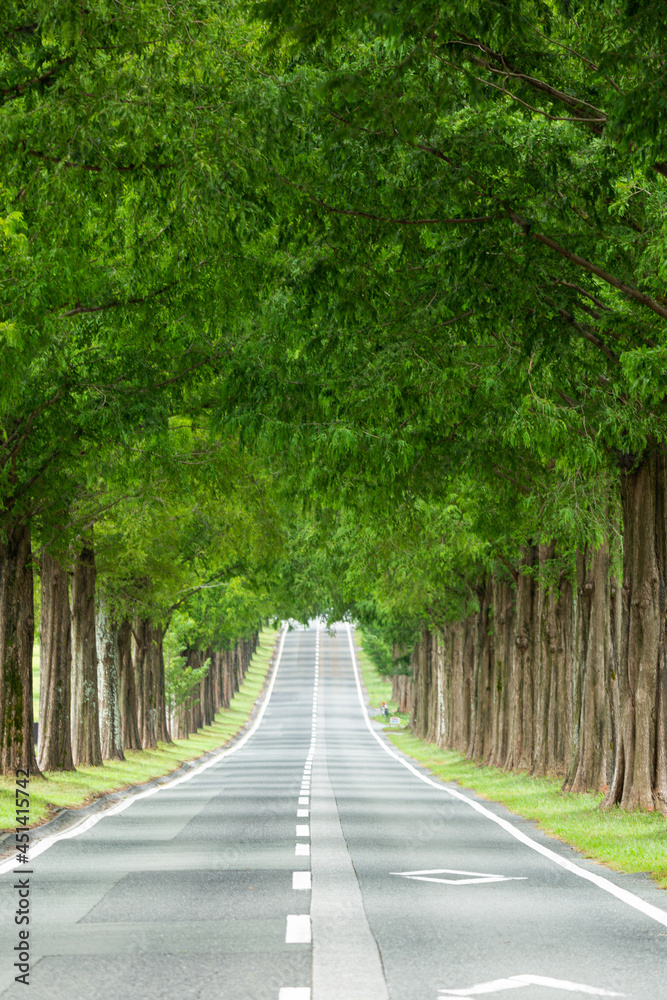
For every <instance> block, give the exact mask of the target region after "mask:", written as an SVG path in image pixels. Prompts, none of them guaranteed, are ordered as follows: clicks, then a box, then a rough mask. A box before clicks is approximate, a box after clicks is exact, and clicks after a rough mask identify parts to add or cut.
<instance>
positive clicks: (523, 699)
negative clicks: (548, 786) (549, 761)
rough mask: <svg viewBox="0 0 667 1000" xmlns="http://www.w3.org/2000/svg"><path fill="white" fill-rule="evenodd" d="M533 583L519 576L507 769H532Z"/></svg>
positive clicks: (530, 553)
mask: <svg viewBox="0 0 667 1000" xmlns="http://www.w3.org/2000/svg"><path fill="white" fill-rule="evenodd" d="M533 563H534V547H533V546H527V547H526V549H525V551H524V558H523V565H525V566H528V567H532V566H533ZM533 598H534V581H533V579H532V577H531V576H529V575H528V574H525V573H520V574H519V578H518V580H517V587H516V636H515V639H514V648H513V649H512V652H511V654H510V655H511V659H510V675H509V683H510V706H509V708H510V716H509V733H508V748H507V750H508V752H507V760H506V761H505V767H506V768H508V769H509V770H514V769H516V768H525V769H526V770H528V769H530V767H531V765H532V761H533V704H534V702H533V664H534V650H535V631H534V609H533Z"/></svg>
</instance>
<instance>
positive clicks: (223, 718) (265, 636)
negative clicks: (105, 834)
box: [0, 629, 278, 832]
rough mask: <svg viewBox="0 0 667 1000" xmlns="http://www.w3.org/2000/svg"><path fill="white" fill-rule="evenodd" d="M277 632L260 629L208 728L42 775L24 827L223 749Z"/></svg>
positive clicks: (7, 805) (2, 782) (1, 825)
mask: <svg viewBox="0 0 667 1000" xmlns="http://www.w3.org/2000/svg"><path fill="white" fill-rule="evenodd" d="M277 636H278V632H276V631H274V630H273V629H264V630H263V631H262V633H261V635H260V644H259V647H258V649H257V652H256V653H255V655H254V657H253V660H252V663H251V665H250V667H249V669H248V672H247V673H246V676H245V679H244V682H243V684H242V685H241V689H240V690H239V691H237V693H236V694H235V695H234V698H233V699H232V702H231V705H230V707H229V708H227V709H222V710H221V711H220V712H218V713H217V715H216V717H215V720H214V721H213V724H212V725H210V726H204V727H203V728H202V729H200V730H199V732H197V733H194V734H193V735H192V736H190V738H189V739H187V740H175V741H174V742H173V743H158V745H157V748H156V749H155V750H126V751H125V755H126V760H124V761H117V760H108V761H105V763H104V764H103V765H102V766H101V767H80V768H77V770H76V771H47V772H46V774H45V776H44V777H45V779H46V780H42V779H40V778H32V779H31V781H30V825H31V826H37V825H38V824H39V823H43V822H45V821H46V820H48V819H50V818H51V816H52V815H53V814H54V812H55V811H56V809H58V808H73V807H76V806H83V805H88V804H89V803H90V802H93V801H94V800H95V799H98V798H101V796H103V795H106V794H108V793H109V792H117V791H119V790H121V789H123V788H129V787H131V786H132V785H138V784H141V782H144V781H150V780H151V778H158V777H160V776H161V775H164V774H169V773H170V772H171V771H175V770H176V769H177V768H179V767H180V766H181V765H182V764H184V763H185V762H186V761H188V760H193V759H194V758H195V757H200V756H201V755H202V754H204V753H206V752H207V751H209V750H216V749H218V748H219V747H222V746H224V744H225V743H227V742H228V741H229V740H230V739H231V738H232V737H233V736H234V735H235V734H236V733H237V732H238V731H239V729H241V728H242V727H243V726H244V725H245V723H246V722H247V720H248V718H249V716H250V714H251V712H252V708H253V705H254V704H255V701H256V700H257V698H258V696H259V694H260V692H261V690H262V686H263V684H264V681H265V679H266V675H267V673H268V669H269V659H270V656H271V652H272V650H273V646H274V643H275V641H276V638H277ZM14 786H15V782H14V778H13V777H12V776H7V777H1V778H0V832H2V831H4V830H8V829H9V828H10V827H11V828H13V826H14Z"/></svg>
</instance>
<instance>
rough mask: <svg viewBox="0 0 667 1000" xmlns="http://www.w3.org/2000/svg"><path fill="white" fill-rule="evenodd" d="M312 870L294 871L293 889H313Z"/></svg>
mask: <svg viewBox="0 0 667 1000" xmlns="http://www.w3.org/2000/svg"><path fill="white" fill-rule="evenodd" d="M312 887H313V886H312V882H311V875H310V872H292V888H293V889H312Z"/></svg>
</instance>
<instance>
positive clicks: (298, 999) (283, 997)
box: [278, 986, 310, 1000]
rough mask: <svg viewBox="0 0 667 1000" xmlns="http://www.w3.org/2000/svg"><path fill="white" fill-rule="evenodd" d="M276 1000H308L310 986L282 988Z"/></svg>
mask: <svg viewBox="0 0 667 1000" xmlns="http://www.w3.org/2000/svg"><path fill="white" fill-rule="evenodd" d="M278 1000H310V986H283V987H281V989H280V992H279V993H278Z"/></svg>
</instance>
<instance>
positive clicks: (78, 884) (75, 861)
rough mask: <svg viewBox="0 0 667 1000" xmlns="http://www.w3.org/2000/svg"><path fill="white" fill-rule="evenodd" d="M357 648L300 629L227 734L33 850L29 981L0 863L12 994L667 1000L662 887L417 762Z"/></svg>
mask: <svg viewBox="0 0 667 1000" xmlns="http://www.w3.org/2000/svg"><path fill="white" fill-rule="evenodd" d="M351 648H352V646H351V642H350V636H349V632H348V629H347V628H346V627H344V626H341V627H340V628H339V629H338V630H337V632H336V634H335V636H333V637H330V636H328V635H327V634H326V632H324V631H322V630H318V629H316V628H310V629H308V630H296V631H293V632H289V633H287V634H286V636H285V638H284V644H283V649H282V656H281V659H280V662H279V666H278V669H277V672H276V673H275V675H274V680H273V687H272V688H271V689H270V694H269V696H268V697H267V699H266V700H265V710H264V714H263V716H262V717H261V720H260V722H259V725H258V726H257V728H256V730H255V731H254V732H253V733H252V735H250V736H249V738H248V739H247V740H246V741H245V742H244V743H243V744H242V745H240V746H239V747H238V749H237V750H236V751H235V752H234V753H232V754H228V755H227V756H225V757H223V758H222V759H220V761H218V762H216V763H214V764H213V765H212V766H209V767H207V768H206V769H204V770H202V771H201V772H199V773H197V774H195V775H194V776H193V777H192V778H191V779H190V780H187V781H182V782H181V783H180V784H177V785H174V786H171V787H170V786H167V787H165V788H163V789H162V790H160V791H159V792H158V793H157V794H154V795H151V796H148V797H145V798H142V799H139V800H137V801H135V802H134V803H133V804H132V805H131V806H130V807H129V808H127V809H125V811H123V812H121V813H119V814H116V815H108V814H107V815H105V816H104V818H102V819H100V820H99V822H96V824H95V825H94V826H93V827H92V828H91V829H89V830H87V831H86V832H83V833H81V834H79V835H77V836H73V837H70V838H66V839H61V840H59V841H58V842H56V843H54V844H53V845H52V846H50V847H49V849H48V850H44V851H43V853H41V854H39V856H37V857H35V858H34V860H33V861H32V862H31V864H30V866H29V870H30V872H31V873H32V874H30V906H31V910H30V921H31V922H30V925H29V929H30V938H29V946H30V953H31V960H30V966H31V969H30V987H29V992H28V991H26V989H25V986H24V985H22V984H20V983H15V982H14V975H15V974H17V970H16V969H14V968H13V962H14V961H15V959H16V953H15V951H14V947H15V946H18V945H19V937H18V931H19V929H20V928H19V927H18V926H17V925H16V924H15V923H14V913H15V911H16V906H17V898H18V893H19V890H17V889H15V888H14V885H15V884H16V880H17V878H18V877H21V876H15V875H13V874H12V873H11V872H8V873H5V874H2V875H0V893H1V894H0V941H1V954H0V996H1V997H2V998H10V997H11V998H14V997H23V998H25V997H26V996H27V997H30V1000H61V998H62V1000H65V998H66V1000H78V998H82V1000H83V998H85V1000H91V998H92V1000H112V998H114V1000H115V998H118V997H123V998H126V997H127V998H131V1000H133V998H137V1000H388V998H391V1000H442V998H447V997H459V998H460V997H471V998H472V997H477V996H482V997H486V996H488V997H489V998H493V997H495V996H496V995H498V996H508V997H509V996H512V997H516V998H517V1000H558V997H559V996H562V997H565V996H566V995H569V996H571V997H573V998H581V997H589V996H614V995H616V996H625V997H628V998H631V1000H666V998H667V898H666V897H665V894H664V893H662V892H661V891H660V890H658V889H656V888H655V887H654V886H653V885H652V883H651V882H650V881H649V880H648V879H647V878H646V877H645V876H642V875H636V876H627V875H626V876H623V875H616V874H614V873H611V872H609V871H607V870H606V869H604V868H602V867H601V866H599V865H596V864H594V863H592V862H589V861H585V860H583V859H581V858H580V857H579V856H578V855H577V854H576V853H575V852H574V851H572V850H570V849H569V848H567V847H565V846H563V845H561V844H559V843H558V842H557V841H554V840H550V839H549V838H547V837H545V836H544V835H542V834H540V833H539V832H536V831H535V829H534V828H533V826H532V824H530V823H528V822H525V821H523V820H520V819H517V818H516V817H513V816H511V814H510V813H508V812H507V811H506V810H505V809H503V808H502V807H500V806H496V805H493V804H489V803H484V804H482V803H481V800H479V799H477V798H476V797H475V796H474V795H473V794H472V793H470V792H461V791H460V790H457V789H455V788H454V787H453V786H451V787H449V786H444V785H442V784H440V783H439V782H437V781H432V780H431V779H429V778H428V772H427V771H426V770H424V769H423V768H421V767H420V766H419V765H414V764H413V765H412V768H411V769H410V768H409V767H406V766H405V760H404V759H403V758H402V757H401V755H400V754H397V753H395V751H393V750H392V751H391V752H388V750H389V749H390V747H389V744H387V743H386V742H385V739H384V736H383V735H382V734H381V733H380V735H378V729H379V727H377V726H376V725H375V724H374V723H372V722H369V720H368V715H367V712H366V709H365V708H364V706H363V703H362V698H361V692H360V688H359V686H358V683H357V679H356V676H355V668H354V666H353V660H352V655H351ZM23 877H25V876H23ZM513 990H514V991H518V992H516V993H512V992H511V991H513Z"/></svg>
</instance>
